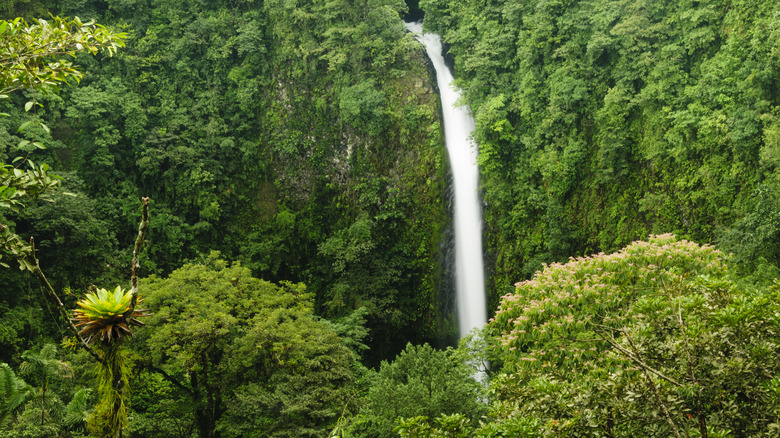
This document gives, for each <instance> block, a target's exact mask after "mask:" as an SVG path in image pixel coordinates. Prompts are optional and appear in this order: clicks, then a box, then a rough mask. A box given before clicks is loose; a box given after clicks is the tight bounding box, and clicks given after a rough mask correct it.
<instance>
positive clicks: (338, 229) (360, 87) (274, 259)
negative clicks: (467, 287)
mask: <svg viewBox="0 0 780 438" xmlns="http://www.w3.org/2000/svg"><path fill="white" fill-rule="evenodd" d="M43 3H46V2H43ZM49 7H50V11H52V12H54V13H59V14H62V15H71V16H73V15H75V16H79V17H82V18H89V19H97V20H98V21H99V22H100V23H102V24H104V25H105V26H108V27H113V28H116V29H118V30H123V31H126V32H127V33H128V35H129V38H128V40H127V47H126V48H125V49H123V50H121V51H120V52H119V54H118V56H115V57H114V58H111V59H106V58H97V59H95V60H93V59H90V58H86V57H85V58H79V59H78V60H77V61H78V62H79V63H80V64H81V65H82V66H83V67H84V68H83V70H84V71H85V76H84V77H83V79H82V80H81V84H80V86H79V87H76V88H73V89H72V90H63V93H62V95H61V96H59V97H57V96H39V98H38V100H39V101H40V102H41V103H42V104H44V106H43V107H42V108H38V109H37V117H40V118H41V120H42V121H44V122H45V124H46V125H47V126H49V127H51V132H50V133H49V132H43V131H41V132H38V131H40V130H38V131H35V135H36V136H37V137H36V138H37V139H42V140H44V142H45V144H47V145H48V148H49V149H48V150H47V151H43V152H39V154H41V156H45V157H46V161H47V162H49V163H50V164H52V165H53V167H54V168H56V169H57V170H58V171H63V172H64V171H67V172H70V173H69V175H71V180H72V181H73V185H72V188H71V189H70V190H71V191H72V192H75V193H77V195H78V196H79V199H81V200H82V201H81V203H82V207H81V208H79V206H78V205H73V206H72V208H75V209H80V210H81V209H84V208H87V209H89V210H85V211H90V213H89V214H88V215H86V216H81V217H74V218H73V219H74V220H75V221H76V222H75V223H73V225H74V226H75V228H76V229H84V228H85V227H93V226H97V228H98V229H101V230H103V231H102V232H101V234H102V235H100V236H92V237H90V236H76V235H75V234H76V233H73V234H72V236H73V237H74V238H77V239H83V240H79V241H71V242H70V244H74V245H80V246H85V247H91V248H100V251H95V254H94V257H89V258H88V259H87V260H80V261H79V263H80V264H81V267H82V269H80V268H79V267H78V266H74V267H73V268H72V269H69V271H68V272H69V274H68V275H66V274H65V272H57V273H56V274H58V275H56V276H54V274H55V272H52V274H51V276H52V280H53V281H54V282H55V283H57V284H59V285H62V286H68V285H69V286H71V287H73V288H83V287H84V286H86V285H87V284H89V283H86V281H89V279H87V278H85V277H89V276H93V275H97V276H102V277H106V278H108V277H111V276H113V277H115V278H117V279H118V278H121V277H120V275H121V272H120V271H117V269H118V268H123V267H124V266H126V263H124V262H123V261H122V260H117V259H116V256H115V254H118V253H119V251H118V250H117V249H118V248H127V247H128V246H129V244H130V240H129V239H130V238H131V237H132V236H133V232H132V227H134V226H135V223H136V217H135V215H134V214H133V212H135V210H136V205H137V198H138V197H139V196H149V197H151V199H152V206H151V208H152V211H154V214H153V215H152V223H151V235H150V239H149V244H148V246H147V250H146V251H145V254H144V258H143V260H142V267H143V268H144V269H145V271H146V272H150V273H156V274H159V275H165V274H168V273H170V272H172V271H173V270H174V269H176V268H178V267H180V266H181V265H182V264H183V263H185V262H187V261H192V260H197V259H198V258H199V257H201V256H204V255H207V254H208V253H209V251H211V250H219V251H221V252H222V254H224V255H225V257H228V258H230V259H235V260H241V261H242V262H243V263H244V265H245V266H247V267H249V268H251V269H252V270H253V272H254V274H255V275H258V276H260V277H262V278H265V279H268V280H271V281H282V280H288V281H294V282H299V281H303V282H305V283H306V284H307V285H308V286H309V290H310V291H312V292H313V293H314V294H315V297H316V308H317V312H318V313H319V314H321V315H324V316H328V317H341V316H345V315H348V314H349V313H351V312H352V311H353V310H354V309H357V308H359V307H366V308H367V309H368V311H369V313H368V316H367V318H368V325H369V329H370V330H371V337H370V338H369V339H367V343H368V345H370V346H371V351H370V353H369V354H368V355H367V356H366V360H367V361H369V362H370V363H378V362H379V360H381V359H383V358H386V357H388V355H392V354H394V353H395V352H397V351H399V350H400V349H402V348H403V346H404V345H405V343H406V341H407V340H416V341H420V340H424V339H429V340H439V339H441V338H442V337H445V336H451V333H448V332H447V331H446V327H447V325H446V324H445V319H446V315H443V314H442V313H441V311H440V309H439V306H438V304H437V302H438V300H437V298H438V296H439V294H440V293H441V292H440V290H439V285H440V284H441V278H440V268H439V259H440V258H441V256H440V254H439V242H440V240H441V236H442V235H443V231H444V230H445V228H446V227H447V226H448V225H447V223H448V215H447V212H446V202H445V189H446V187H445V186H446V177H445V175H446V166H445V165H444V162H443V157H444V154H443V152H444V151H443V147H442V142H441V138H440V136H441V134H440V129H439V125H438V111H437V109H436V108H437V105H438V101H437V99H436V95H435V94H434V92H433V91H434V90H433V87H432V86H431V82H430V80H429V78H428V71H427V68H426V66H425V63H424V62H423V57H422V51H421V49H420V48H419V46H418V45H417V44H416V42H414V40H413V39H412V38H411V37H409V36H408V35H405V34H404V32H403V26H402V23H401V20H400V18H401V14H403V12H404V11H405V8H406V6H405V5H404V3H403V2H400V1H397V0H381V1H380V0H377V1H371V2H352V1H348V0H344V1H333V2H314V1H302V2H297V3H289V2H276V1H266V2H259V1H258V2H253V1H248V2H226V1H225V2H222V1H216V2H205V3H203V2H200V3H197V4H195V3H191V2H180V1H155V2H150V1H138V2H123V1H112V2H108V3H106V2H99V1H79V2H51V3H50V4H49ZM4 111H5V112H7V113H9V114H10V115H11V117H9V118H8V119H6V120H0V123H5V125H2V126H0V145H2V146H0V147H2V148H4V149H3V150H8V151H10V150H12V148H14V147H15V145H16V143H17V142H19V141H20V140H32V138H31V137H29V136H25V135H23V134H24V133H16V132H15V130H16V129H15V128H16V127H17V126H19V125H20V124H22V123H24V122H25V121H26V120H27V119H28V118H29V115H27V114H25V113H23V112H21V111H20V110H19V109H18V108H16V107H13V106H12V105H10V104H9V106H8V107H7V109H4ZM31 135H33V133H32V131H31V133H30V136H31ZM0 153H2V150H0ZM90 204H92V205H90ZM93 218H94V221H96V222H94V221H93ZM9 219H12V220H13V222H15V223H16V224H17V226H18V228H19V229H23V230H24V232H25V235H38V234H43V232H44V230H43V229H41V228H40V227H44V226H48V225H45V224H46V223H49V222H48V221H40V220H37V219H38V218H37V217H34V218H29V219H30V220H27V219H28V218H25V217H19V218H17V217H13V218H9ZM93 224H94V225H93ZM106 233H107V234H106ZM115 236H116V237H115ZM98 239H99V240H100V241H99V242H94V240H98ZM47 242H48V243H50V244H51V246H50V247H49V248H48V249H50V250H52V251H54V252H61V251H62V248H63V246H62V245H67V244H68V243H66V242H67V237H66V236H59V238H55V239H51V240H49V239H47ZM81 254H84V253H83V252H80V253H79V254H78V255H77V257H81ZM59 259H67V257H62V256H58V260H59ZM52 265H57V263H52ZM107 265H108V266H107ZM44 267H45V265H44ZM85 271H86V272H85ZM66 277H67V278H66ZM78 278H83V279H84V281H85V282H82V281H78V282H77V281H76V279H78ZM346 291H349V293H346Z"/></svg>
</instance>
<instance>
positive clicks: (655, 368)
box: [481, 235, 780, 438]
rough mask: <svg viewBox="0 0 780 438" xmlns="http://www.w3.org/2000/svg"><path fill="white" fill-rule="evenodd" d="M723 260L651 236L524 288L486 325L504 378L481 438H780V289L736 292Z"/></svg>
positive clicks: (708, 250) (556, 269) (549, 272)
mask: <svg viewBox="0 0 780 438" xmlns="http://www.w3.org/2000/svg"><path fill="white" fill-rule="evenodd" d="M723 259H724V255H723V254H722V253H721V252H719V251H717V250H716V249H714V248H713V247H711V246H706V245H705V246H700V245H697V244H695V243H692V242H688V241H684V240H678V239H676V238H675V237H674V236H672V235H661V236H651V238H650V240H649V241H648V242H635V243H633V244H632V245H630V246H628V247H626V248H624V249H623V250H621V251H619V252H617V253H615V254H610V255H605V254H598V255H596V256H592V257H585V258H578V259H572V260H571V261H570V262H569V263H566V264H554V265H551V266H547V267H545V269H544V270H543V271H542V272H538V273H537V275H536V276H535V278H534V279H532V280H529V281H525V282H521V283H518V284H517V285H516V287H517V289H516V291H515V292H514V293H511V294H508V295H506V296H504V297H503V299H502V301H501V304H500V307H499V309H498V311H497V313H496V315H495V317H494V318H492V319H491V320H490V322H489V324H488V328H487V331H488V332H489V333H490V334H492V335H493V336H494V337H495V340H496V342H495V345H494V348H495V349H497V350H498V351H499V352H500V357H501V358H502V360H503V368H502V370H501V372H500V373H499V374H498V376H497V377H496V378H495V379H494V380H493V382H492V384H491V391H492V394H493V396H494V397H495V398H496V403H494V406H493V408H494V412H493V414H494V416H495V418H496V419H497V421H496V422H494V423H492V424H489V425H488V426H486V427H485V428H483V430H482V431H481V434H482V435H483V436H502V434H506V433H510V434H515V435H514V436H523V434H528V433H534V434H539V433H544V434H546V435H545V436H606V437H618V436H625V437H629V436H675V437H678V438H679V437H681V436H701V437H715V436H727V435H728V434H729V433H733V432H735V431H744V432H746V433H748V435H745V436H769V435H771V433H777V430H778V427H780V426H779V425H778V423H777V420H776V418H777V415H776V414H777V412H776V409H777V399H778V394H780V393H779V392H778V388H780V378H778V377H777V375H778V365H777V364H778V363H779V362H778V359H780V345H779V344H778V342H777V339H778V333H780V324H779V323H780V320H779V317H780V316H779V315H780V307H778V300H777V298H778V289H777V288H770V290H765V291H746V290H742V289H740V288H738V287H737V285H736V284H735V283H734V281H732V280H731V279H730V278H729V277H728V275H727V268H726V265H725V264H724V261H723ZM765 434H769V435H765Z"/></svg>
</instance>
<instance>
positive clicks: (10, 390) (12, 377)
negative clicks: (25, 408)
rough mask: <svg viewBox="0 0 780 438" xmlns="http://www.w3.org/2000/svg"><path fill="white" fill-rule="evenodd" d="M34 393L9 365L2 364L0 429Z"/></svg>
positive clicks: (0, 368)
mask: <svg viewBox="0 0 780 438" xmlns="http://www.w3.org/2000/svg"><path fill="white" fill-rule="evenodd" d="M32 391H33V388H32V387H31V386H30V385H28V384H27V383H26V382H25V381H24V380H22V379H21V378H19V377H16V373H14V370H12V369H11V367H10V366H8V364H7V363H2V364H0V427H2V426H3V424H4V423H5V422H6V420H7V419H8V418H9V417H10V416H11V415H12V414H13V413H14V412H15V411H16V410H17V409H19V408H20V407H21V406H22V405H23V404H24V402H25V401H27V399H28V398H29V397H30V395H31V393H32Z"/></svg>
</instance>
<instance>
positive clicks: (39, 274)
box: [27, 237, 106, 365]
mask: <svg viewBox="0 0 780 438" xmlns="http://www.w3.org/2000/svg"><path fill="white" fill-rule="evenodd" d="M27 258H28V261H27V262H28V263H29V264H30V266H31V269H30V271H32V273H33V275H35V277H36V278H38V281H39V282H40V283H41V286H43V288H44V289H46V292H48V293H49V295H51V296H52V297H53V298H54V301H56V302H57V307H58V308H59V309H60V313H62V316H63V317H64V318H65V321H67V322H68V328H70V330H71V331H72V332H73V334H74V335H75V336H76V339H78V340H79V343H80V344H81V346H82V347H84V349H86V350H87V352H88V353H89V354H90V355H92V357H93V358H95V360H97V361H98V362H100V363H101V364H103V365H105V364H106V362H105V360H104V359H103V358H102V357H100V355H98V354H97V353H96V352H95V350H93V349H92V347H91V346H90V345H89V344H88V343H87V341H85V340H84V338H83V337H82V336H81V334H79V330H78V329H77V328H76V326H75V325H73V321H71V319H70V316H69V315H68V310H67V309H65V305H64V304H62V300H60V297H59V295H57V291H55V290H54V287H53V286H52V285H51V283H49V280H48V279H47V278H46V275H44V273H43V270H42V269H41V265H40V264H39V263H38V258H37V257H35V240H34V239H33V238H32V237H30V254H29V255H28V256H27Z"/></svg>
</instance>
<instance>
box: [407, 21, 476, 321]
mask: <svg viewBox="0 0 780 438" xmlns="http://www.w3.org/2000/svg"><path fill="white" fill-rule="evenodd" d="M406 28H407V29H409V30H410V31H411V32H413V33H415V34H416V38H417V40H418V41H420V42H421V43H423V44H424V45H425V50H426V51H427V52H428V57H429V58H430V59H431V62H432V63H433V67H434V69H435V70H436V77H437V81H438V84H439V93H440V95H441V107H442V114H443V116H444V140H445V144H446V146H447V153H448V154H449V157H450V163H451V165H452V174H453V180H454V185H455V202H454V204H455V276H456V281H455V288H456V291H457V302H458V327H459V329H460V334H461V336H462V335H464V334H466V333H468V332H469V331H470V330H471V329H473V328H475V327H482V326H483V325H484V324H485V320H486V317H487V311H486V307H485V280H484V272H483V267H482V210H481V208H480V202H479V192H478V186H477V185H478V179H479V169H478V167H477V145H476V144H475V143H474V142H473V141H472V139H471V134H472V132H473V131H474V127H475V125H474V119H473V118H472V117H471V112H470V111H469V108H468V107H467V106H465V105H460V106H457V105H456V102H457V101H458V99H459V98H460V91H459V90H458V89H457V88H455V86H454V85H453V84H452V81H453V78H452V73H451V72H450V70H449V68H447V66H446V64H445V63H444V57H443V56H442V46H441V40H440V39H439V36H438V35H436V34H429V33H426V34H423V33H422V25H421V24H420V23H406Z"/></svg>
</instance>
